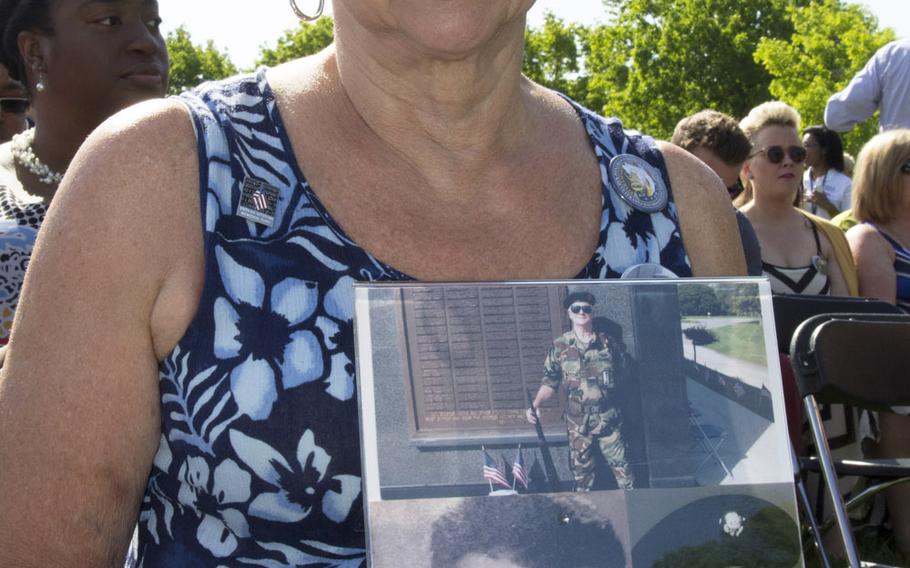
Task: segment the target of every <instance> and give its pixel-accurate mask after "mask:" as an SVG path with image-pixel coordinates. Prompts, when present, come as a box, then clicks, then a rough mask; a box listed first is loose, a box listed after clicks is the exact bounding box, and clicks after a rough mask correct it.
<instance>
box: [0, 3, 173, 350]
mask: <svg viewBox="0 0 910 568" xmlns="http://www.w3.org/2000/svg"><path fill="white" fill-rule="evenodd" d="M160 22H161V20H160V18H159V17H158V5H157V2H154V1H152V0H149V1H140V0H118V1H113V2H107V1H100V0H99V1H89V2H85V1H77V0H55V1H49V0H0V42H2V44H0V45H2V50H0V58H2V63H3V65H4V66H5V67H6V68H7V69H8V70H9V73H10V76H11V78H12V79H14V80H17V81H19V82H21V83H23V84H24V85H25V86H26V88H27V90H28V92H29V94H30V97H31V101H32V112H33V117H34V119H35V123H36V126H35V127H33V128H31V129H29V130H26V131H25V132H22V133H21V134H18V135H16V136H14V137H13V139H12V140H11V141H10V142H9V143H6V144H3V145H2V146H0V251H2V254H0V275H2V278H3V280H2V289H0V344H6V342H7V341H8V340H9V333H10V328H11V326H12V323H13V314H14V312H15V311H16V306H17V304H18V302H19V292H20V288H21V286H22V281H23V278H24V274H25V268H26V266H27V265H28V262H29V258H30V257H31V253H32V248H33V246H34V244H35V237H36V234H37V232H38V228H39V227H40V225H41V223H42V222H43V221H44V216H45V214H46V212H47V208H48V206H49V205H50V203H51V200H52V199H53V198H54V196H55V195H56V193H57V187H58V185H59V184H60V180H61V179H62V177H63V173H64V172H66V170H67V168H68V167H69V164H70V161H71V160H72V159H73V156H74V155H75V154H76V150H77V149H78V148H79V145H80V144H82V142H83V141H84V140H85V138H86V137H87V136H88V135H89V133H90V132H91V131H92V130H94V129H95V127H97V126H98V125H99V124H101V122H102V121H103V120H104V119H106V118H107V117H109V116H111V115H112V114H114V113H115V112H117V111H118V110H121V109H123V108H125V107H127V106H129V105H131V104H133V103H136V102H139V101H142V100H145V99H149V98H153V97H162V96H164V94H165V90H166V87H167V70H168V62H167V51H166V48H165V45H164V39H163V38H162V37H161V33H160V32H159V30H158V26H159V24H160ZM74 236H75V235H74Z"/></svg>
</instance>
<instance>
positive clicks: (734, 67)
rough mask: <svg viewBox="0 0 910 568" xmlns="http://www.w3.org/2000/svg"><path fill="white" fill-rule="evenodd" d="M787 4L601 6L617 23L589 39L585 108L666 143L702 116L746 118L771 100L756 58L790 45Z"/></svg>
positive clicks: (741, 0)
mask: <svg viewBox="0 0 910 568" xmlns="http://www.w3.org/2000/svg"><path fill="white" fill-rule="evenodd" d="M789 3H790V0H702V1H699V2H692V1H691V0H604V5H605V6H606V7H607V8H608V10H609V11H610V12H611V14H612V16H613V17H612V23H611V24H606V25H601V26H597V27H594V28H592V29H591V31H590V33H588V34H586V38H585V40H586V42H585V68H586V70H587V73H588V74H589V75H590V79H589V80H588V84H587V89H588V96H587V97H586V99H584V103H585V104H586V105H587V106H589V107H591V108H592V109H594V110H597V111H601V112H603V113H604V114H606V115H608V116H617V117H619V118H620V119H621V120H622V121H623V124H624V125H625V126H626V127H628V128H635V129H639V130H642V131H644V132H647V133H648V134H650V135H652V136H655V137H661V138H665V139H669V137H670V135H671V134H672V132H673V128H674V126H675V125H676V123H677V122H678V121H679V119H680V118H682V117H684V116H687V115H689V114H692V113H694V112H697V111H699V110H702V109H705V108H712V109H716V110H719V111H722V112H726V113H728V114H730V115H732V116H735V117H741V116H744V115H745V114H746V113H747V112H748V111H749V109H751V108H752V107H753V106H755V105H756V104H758V103H761V102H763V101H766V100H768V99H769V98H770V93H769V91H768V84H769V83H770V81H771V76H770V75H769V73H768V72H767V71H766V70H765V69H764V68H763V67H762V66H761V65H759V64H758V63H757V62H756V61H755V58H754V56H753V54H754V52H755V47H756V46H757V45H758V42H759V40H760V39H761V38H763V37H769V38H781V39H789V37H790V35H791V33H792V30H793V26H792V24H791V23H790V19H789V17H788V13H787V10H786V6H787V5H788V4H789ZM798 3H805V1H801V2H798Z"/></svg>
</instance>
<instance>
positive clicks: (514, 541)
mask: <svg viewBox="0 0 910 568" xmlns="http://www.w3.org/2000/svg"><path fill="white" fill-rule="evenodd" d="M580 507H581V505H580V504H574V503H570V502H560V501H555V500H553V499H552V498H550V497H547V496H544V495H516V496H503V497H476V498H474V497H471V498H467V499H465V500H464V501H463V502H462V503H460V504H459V505H458V506H457V507H456V508H455V509H454V510H453V511H450V512H449V513H446V514H445V515H444V516H442V517H440V518H439V519H437V520H436V521H434V522H433V527H432V531H433V536H432V541H431V545H430V546H431V548H432V551H433V560H432V563H431V565H432V566H433V568H453V567H454V566H456V565H457V564H458V562H459V561H461V560H463V559H464V558H465V557H467V556H469V555H471V554H478V555H483V556H487V557H489V558H499V559H503V558H508V559H510V560H511V561H513V562H516V563H518V564H520V565H521V566H525V567H527V568H537V567H539V568H552V567H553V566H573V567H575V568H594V567H595V566H596V567H598V568H602V567H607V568H612V567H620V566H625V565H626V557H625V552H624V551H623V547H622V543H621V542H620V541H619V538H618V537H617V536H616V533H615V532H613V526H612V525H611V524H610V522H609V521H607V520H605V519H604V520H601V519H597V518H596V512H595V511H593V510H581V509H579V508H580Z"/></svg>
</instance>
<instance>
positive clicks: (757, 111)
mask: <svg viewBox="0 0 910 568" xmlns="http://www.w3.org/2000/svg"><path fill="white" fill-rule="evenodd" d="M799 120H800V119H799V114H798V113H797V112H796V110H794V109H793V108H791V107H789V106H787V105H786V104H784V103H781V102H776V101H775V102H768V103H764V104H762V105H759V106H757V107H755V108H754V109H752V111H751V112H750V113H749V115H748V116H747V117H746V118H744V119H743V120H742V122H741V123H740V127H741V128H742V129H743V132H745V134H746V136H748V137H749V140H750V141H751V142H752V153H751V154H750V156H749V159H748V160H746V163H745V164H744V165H743V175H744V176H745V177H746V180H747V182H748V183H747V184H746V185H747V188H746V191H745V192H744V197H742V198H741V202H744V204H743V205H742V207H741V210H742V212H743V214H744V215H745V216H746V217H747V218H748V219H749V221H751V223H752V226H753V227H754V228H755V232H756V234H757V235H758V240H759V242H760V243H761V250H762V269H763V272H764V274H765V275H767V276H768V278H769V279H770V280H771V290H772V291H773V292H775V293H780V294H829V295H834V296H847V295H856V293H857V285H856V269H855V268H854V266H853V259H852V256H851V255H850V250H849V247H848V246H847V242H846V240H845V239H844V236H843V233H841V232H840V230H839V229H838V228H837V227H835V226H834V225H831V224H830V223H828V222H827V221H824V220H822V219H820V218H818V217H816V216H814V215H811V214H810V213H807V212H805V211H803V210H801V209H799V208H798V207H796V206H795V205H796V204H797V203H798V199H799V195H800V189H801V187H802V177H803V171H804V167H805V160H806V149H805V148H804V147H803V146H802V144H801V142H800V138H799Z"/></svg>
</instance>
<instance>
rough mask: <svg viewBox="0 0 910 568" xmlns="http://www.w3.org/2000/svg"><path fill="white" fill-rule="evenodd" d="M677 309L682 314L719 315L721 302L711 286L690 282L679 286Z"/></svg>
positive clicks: (721, 306) (721, 308) (721, 307)
mask: <svg viewBox="0 0 910 568" xmlns="http://www.w3.org/2000/svg"><path fill="white" fill-rule="evenodd" d="M679 310H680V312H681V313H682V315H684V316H706V315H709V314H710V315H720V312H721V311H722V310H723V304H721V301H720V299H719V298H718V297H717V293H716V292H715V291H714V288H712V287H711V286H706V285H704V284H691V285H687V286H680V287H679Z"/></svg>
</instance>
